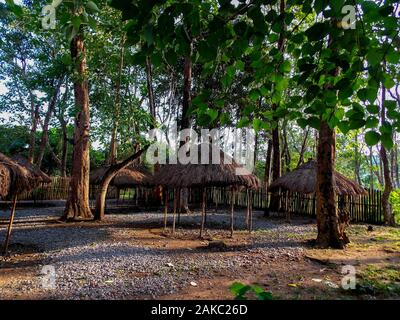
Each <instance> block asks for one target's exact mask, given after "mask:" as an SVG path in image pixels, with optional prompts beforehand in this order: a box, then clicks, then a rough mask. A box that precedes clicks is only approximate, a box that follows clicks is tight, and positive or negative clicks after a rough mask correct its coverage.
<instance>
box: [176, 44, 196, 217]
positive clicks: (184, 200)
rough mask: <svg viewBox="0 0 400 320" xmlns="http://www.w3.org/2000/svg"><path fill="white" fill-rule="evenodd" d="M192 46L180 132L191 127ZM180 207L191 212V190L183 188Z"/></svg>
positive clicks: (186, 58) (188, 57)
mask: <svg viewBox="0 0 400 320" xmlns="http://www.w3.org/2000/svg"><path fill="white" fill-rule="evenodd" d="M192 48H193V47H192V44H191V45H190V54H189V55H188V56H187V57H185V62H184V69H183V101H182V117H181V121H180V125H179V129H180V130H184V129H189V128H190V127H191V117H190V116H189V109H190V104H191V102H192V67H193V63H192V50H193V49H192ZM184 144H185V141H180V147H182V146H183V145H184ZM179 205H182V207H183V208H184V209H185V211H186V213H190V210H189V190H188V189H187V188H182V197H181V201H180V203H179Z"/></svg>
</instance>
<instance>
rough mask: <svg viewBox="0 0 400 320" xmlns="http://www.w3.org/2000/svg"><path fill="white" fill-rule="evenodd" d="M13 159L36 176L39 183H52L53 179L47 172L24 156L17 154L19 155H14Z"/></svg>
mask: <svg viewBox="0 0 400 320" xmlns="http://www.w3.org/2000/svg"><path fill="white" fill-rule="evenodd" d="M11 159H12V160H13V161H14V162H16V163H17V164H19V165H20V166H22V167H24V168H26V169H27V170H28V171H29V172H30V173H31V174H32V176H34V177H35V179H36V180H37V184H40V183H51V181H52V180H51V178H50V177H49V176H48V175H47V174H45V173H44V172H43V171H42V170H40V169H39V168H38V167H37V166H35V165H33V164H32V163H30V162H29V161H28V160H27V159H25V158H24V157H22V156H19V155H17V156H14V157H12V158H11Z"/></svg>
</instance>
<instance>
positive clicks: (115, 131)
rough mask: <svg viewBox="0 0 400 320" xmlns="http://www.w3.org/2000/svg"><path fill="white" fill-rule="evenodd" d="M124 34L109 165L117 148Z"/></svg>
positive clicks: (122, 43) (115, 159)
mask: <svg viewBox="0 0 400 320" xmlns="http://www.w3.org/2000/svg"><path fill="white" fill-rule="evenodd" d="M125 40H126V39H125V36H123V37H122V39H121V52H120V57H119V67H118V79H117V81H116V86H115V114H114V123H113V128H112V132H111V143H110V152H109V155H108V159H107V163H108V164H110V165H114V164H116V163H117V148H118V140H117V134H118V127H119V117H120V113H121V78H122V71H123V68H124V61H125V59H124V55H125Z"/></svg>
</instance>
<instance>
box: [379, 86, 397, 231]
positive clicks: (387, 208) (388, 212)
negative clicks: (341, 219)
mask: <svg viewBox="0 0 400 320" xmlns="http://www.w3.org/2000/svg"><path fill="white" fill-rule="evenodd" d="M381 100H382V106H381V123H382V124H384V123H385V122H386V109H385V100H386V88H385V87H384V86H382V99H381ZM380 156H381V163H382V167H383V178H384V183H385V188H384V190H383V194H382V208H383V215H384V219H385V224H386V225H389V226H395V225H396V223H395V219H394V215H393V211H392V206H391V205H390V202H389V197H390V193H391V192H392V190H393V184H392V179H391V177H390V167H389V160H388V157H387V152H386V148H385V147H384V146H383V145H382V143H381V148H380Z"/></svg>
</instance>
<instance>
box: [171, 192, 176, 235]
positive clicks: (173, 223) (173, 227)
mask: <svg viewBox="0 0 400 320" xmlns="http://www.w3.org/2000/svg"><path fill="white" fill-rule="evenodd" d="M176 207H177V199H176V189H175V188H174V218H173V222H172V234H174V233H175V226H176Z"/></svg>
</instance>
